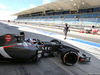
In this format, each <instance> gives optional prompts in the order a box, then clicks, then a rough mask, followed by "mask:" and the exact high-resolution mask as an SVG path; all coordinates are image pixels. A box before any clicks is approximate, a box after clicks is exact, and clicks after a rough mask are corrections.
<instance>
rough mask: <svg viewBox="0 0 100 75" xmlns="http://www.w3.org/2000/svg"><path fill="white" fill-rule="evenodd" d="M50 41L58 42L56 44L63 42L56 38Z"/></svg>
mask: <svg viewBox="0 0 100 75" xmlns="http://www.w3.org/2000/svg"><path fill="white" fill-rule="evenodd" d="M50 42H54V43H56V44H61V42H60V41H58V40H56V39H53V40H51V41H50Z"/></svg>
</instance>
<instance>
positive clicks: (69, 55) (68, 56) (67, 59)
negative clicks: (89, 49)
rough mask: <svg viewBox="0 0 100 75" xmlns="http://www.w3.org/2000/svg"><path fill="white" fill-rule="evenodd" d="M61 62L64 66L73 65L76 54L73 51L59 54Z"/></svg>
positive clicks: (76, 57) (76, 58)
mask: <svg viewBox="0 0 100 75" xmlns="http://www.w3.org/2000/svg"><path fill="white" fill-rule="evenodd" d="M61 60H62V62H63V63H64V64H66V65H69V66H71V65H74V64H75V63H76V62H77V60H78V54H77V53H76V52H73V51H69V52H63V53H62V54H61Z"/></svg>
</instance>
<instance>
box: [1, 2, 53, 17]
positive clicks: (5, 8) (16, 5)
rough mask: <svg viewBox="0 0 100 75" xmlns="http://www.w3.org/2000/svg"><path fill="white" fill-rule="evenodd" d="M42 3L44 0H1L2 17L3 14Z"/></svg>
mask: <svg viewBox="0 0 100 75" xmlns="http://www.w3.org/2000/svg"><path fill="white" fill-rule="evenodd" d="M45 1H48V0H45ZM52 1H55V0H51V2H52ZM42 4H43V0H0V17H1V16H2V14H4V15H7V14H13V13H16V12H19V11H23V10H26V9H29V8H32V7H36V6H40V5H42ZM3 18H4V17H3Z"/></svg>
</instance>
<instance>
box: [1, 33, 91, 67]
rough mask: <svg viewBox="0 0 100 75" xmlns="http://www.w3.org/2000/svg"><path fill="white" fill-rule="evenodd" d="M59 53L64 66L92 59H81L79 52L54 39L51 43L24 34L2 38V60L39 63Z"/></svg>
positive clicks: (3, 36)
mask: <svg viewBox="0 0 100 75" xmlns="http://www.w3.org/2000/svg"><path fill="white" fill-rule="evenodd" d="M55 52H57V54H59V55H60V56H61V60H62V62H63V63H64V64H67V65H73V64H75V63H76V62H77V61H78V60H79V62H89V61H90V57H86V55H84V56H85V57H84V56H83V57H80V56H79V55H78V54H79V51H78V50H76V49H74V48H71V47H68V46H66V45H63V44H61V42H60V41H58V40H56V39H53V40H51V41H50V42H45V41H41V40H39V39H26V40H25V34H24V32H20V35H19V36H17V35H15V34H5V35H2V36H0V60H1V59H11V60H18V61H26V60H32V61H38V60H39V59H40V58H42V57H45V56H50V55H51V56H54V53H55Z"/></svg>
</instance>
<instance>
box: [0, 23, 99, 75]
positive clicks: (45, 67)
mask: <svg viewBox="0 0 100 75" xmlns="http://www.w3.org/2000/svg"><path fill="white" fill-rule="evenodd" d="M20 31H24V32H25V34H26V38H38V39H40V40H43V41H50V40H52V39H54V38H55V39H58V40H60V41H61V42H62V43H63V44H65V45H68V46H70V47H73V48H76V49H78V50H79V51H80V54H82V53H84V54H86V55H87V56H89V57H91V62H89V63H78V62H77V63H76V64H75V65H73V66H66V65H64V64H63V63H62V62H61V59H60V57H59V56H58V55H55V57H53V58H42V59H41V60H40V61H38V62H37V63H26V62H25V63H13V62H0V75H100V41H99V40H100V35H90V34H81V33H76V32H69V33H68V37H67V39H66V40H64V35H63V30H60V29H52V28H46V27H39V26H36V25H28V24H15V23H7V22H3V23H0V35H3V34H7V33H13V34H19V32H20ZM70 35H72V36H70ZM74 36H75V37H74ZM84 36H86V37H87V38H86V37H85V39H84V38H83V37H84ZM91 37H92V38H91ZM92 40H93V41H92ZM5 71H6V72H5Z"/></svg>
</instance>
